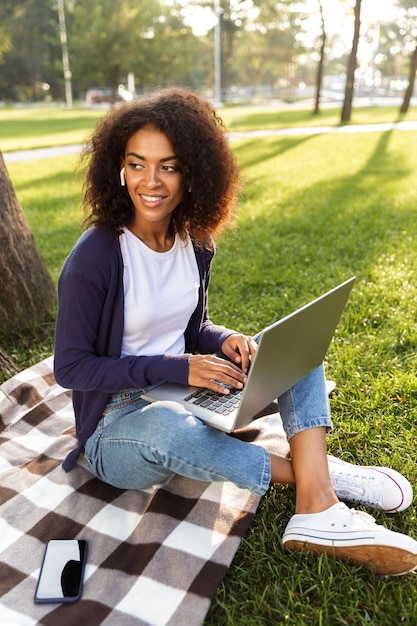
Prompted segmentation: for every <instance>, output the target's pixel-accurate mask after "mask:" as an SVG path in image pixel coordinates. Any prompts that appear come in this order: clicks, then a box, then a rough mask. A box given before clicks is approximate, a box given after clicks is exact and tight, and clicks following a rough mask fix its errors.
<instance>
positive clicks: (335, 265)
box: [211, 130, 415, 332]
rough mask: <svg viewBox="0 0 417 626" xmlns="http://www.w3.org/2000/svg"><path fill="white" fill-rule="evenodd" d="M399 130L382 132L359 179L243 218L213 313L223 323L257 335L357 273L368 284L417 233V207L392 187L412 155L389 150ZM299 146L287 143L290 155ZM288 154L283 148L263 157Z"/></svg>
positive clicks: (217, 285) (318, 188)
mask: <svg viewBox="0 0 417 626" xmlns="http://www.w3.org/2000/svg"><path fill="white" fill-rule="evenodd" d="M393 132H395V131H392V130H390V131H387V132H385V133H383V134H382V135H381V138H380V140H379V141H378V143H377V145H376V147H375V149H374V150H373V152H372V153H371V154H370V155H369V158H368V159H367V161H366V163H365V164H364V165H363V166H362V167H361V169H359V170H358V171H357V172H356V173H355V174H353V175H346V176H339V177H338V176H334V177H333V178H331V179H327V180H325V181H323V179H321V180H318V181H317V182H315V183H313V184H311V185H309V186H306V187H304V188H302V189H301V190H300V189H298V191H296V192H294V193H291V194H289V193H288V195H287V196H286V197H285V198H284V200H283V201H282V202H281V201H280V206H278V207H274V208H273V209H269V210H262V211H258V212H257V214H256V217H255V218H253V216H250V215H247V216H246V215H245V216H243V217H242V218H241V219H240V223H239V227H238V229H237V230H236V231H234V232H233V231H232V232H229V233H227V235H226V236H225V237H224V239H223V241H222V242H221V245H220V246H219V253H218V258H216V261H215V272H214V274H213V288H212V291H211V302H212V305H213V301H214V307H213V306H212V310H216V309H218V311H219V313H220V314H221V316H222V318H223V319H222V320H221V321H222V322H223V323H233V321H235V322H239V320H244V323H245V325H246V329H247V332H253V331H254V330H257V329H258V328H259V326H262V325H263V324H265V323H270V322H271V321H272V320H273V319H276V318H277V317H279V316H281V315H283V314H285V313H288V312H289V311H290V310H292V309H293V308H294V307H295V306H298V305H301V304H304V303H305V302H307V301H308V300H309V299H310V297H315V296H318V295H319V294H321V293H322V292H324V291H325V290H326V289H327V288H331V287H333V286H334V285H335V284H337V283H338V282H340V281H341V280H344V279H346V278H348V277H349V276H351V275H353V274H356V275H357V276H358V280H359V281H360V280H364V279H366V278H367V276H369V273H370V271H371V270H372V267H373V266H374V265H375V263H376V262H377V260H378V259H379V258H380V257H381V255H382V254H384V253H386V252H387V250H389V249H390V248H392V247H393V246H395V244H396V242H398V241H401V240H402V238H403V237H404V234H403V233H404V232H405V231H410V229H413V228H414V229H415V226H413V224H414V223H415V210H414V208H413V207H408V206H405V207H402V208H401V209H399V208H398V207H397V206H396V203H395V198H394V197H393V191H392V189H391V185H392V184H393V183H395V185H396V188H398V181H399V180H401V178H405V177H407V176H408V175H409V173H410V169H411V168H410V164H409V163H408V162H407V156H406V154H403V155H401V154H400V155H398V154H393V153H389V151H388V147H389V144H390V141H391V138H392V135H393ZM310 139H311V138H310ZM296 145H299V142H298V141H295V142H293V143H291V144H289V143H286V146H287V150H288V149H291V148H292V147H295V146H296ZM243 148H244V147H243V146H242V149H243ZM284 154H285V149H284V146H283V145H280V146H279V147H278V148H277V149H276V150H274V151H273V154H272V155H270V154H268V155H267V156H266V157H263V160H266V159H267V158H275V157H276V156H283V155H284ZM277 167H279V159H278V160H277ZM268 182H269V181H268ZM257 184H258V188H259V181H257ZM260 184H261V185H262V181H261V183H260ZM251 185H252V183H250V184H249V190H248V197H251V194H252V192H253V189H251ZM253 186H254V188H255V183H253ZM253 194H254V195H255V192H253ZM223 246H224V248H223ZM217 275H219V280H217V278H216V276H217ZM213 296H214V297H213ZM225 318H226V319H225ZM235 325H236V324H235ZM255 325H256V326H255ZM254 326H255V328H254Z"/></svg>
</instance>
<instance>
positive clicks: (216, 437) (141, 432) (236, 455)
mask: <svg viewBox="0 0 417 626" xmlns="http://www.w3.org/2000/svg"><path fill="white" fill-rule="evenodd" d="M85 454H86V458H87V459H88V461H89V462H90V465H91V466H92V468H93V471H94V472H95V473H96V475H97V476H98V477H99V478H101V479H102V480H103V481H105V482H108V483H110V484H112V485H113V486H115V487H120V488H124V489H144V488H147V487H150V486H152V485H155V484H158V483H160V482H163V481H164V480H167V479H168V478H169V477H170V476H172V475H173V474H180V475H182V476H187V477H189V478H194V479H197V480H204V481H231V482H233V483H234V484H236V485H237V486H238V487H241V488H245V489H249V490H250V491H252V492H253V493H256V494H258V495H263V494H264V493H265V492H266V490H267V489H268V487H269V484H270V479H271V468H270V465H271V464H270V457H269V454H268V453H267V452H266V451H265V450H263V449H262V448H260V447H259V446H254V445H252V444H250V443H246V442H243V441H240V440H239V439H235V438H233V437H229V436H228V435H226V433H223V432H221V431H218V430H216V429H213V428H210V427H208V426H206V425H205V424H203V422H201V421H200V420H198V419H197V418H195V417H194V416H193V415H191V413H189V412H188V411H187V410H185V409H184V408H183V407H182V406H181V405H179V404H177V403H175V402H155V403H148V402H146V401H144V400H142V399H141V398H140V392H135V391H133V392H129V391H128V392H124V393H122V394H115V396H113V397H112V400H111V402H110V403H109V405H108V408H107V410H106V413H105V415H104V417H103V418H102V420H101V421H100V423H99V425H98V427H97V429H96V431H95V433H94V434H93V435H92V436H91V437H90V438H89V439H88V441H87V443H86V445H85ZM283 461H286V460H285V459H283ZM287 464H288V461H286V462H285V463H284V466H285V467H287Z"/></svg>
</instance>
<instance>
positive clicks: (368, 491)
mask: <svg viewBox="0 0 417 626" xmlns="http://www.w3.org/2000/svg"><path fill="white" fill-rule="evenodd" d="M331 476H332V483H333V487H334V489H335V491H336V493H337V494H338V495H339V497H341V498H346V499H352V500H355V502H357V503H358V504H368V505H369V504H372V505H377V506H381V488H382V480H376V478H375V476H364V475H362V476H361V475H358V474H346V473H342V472H340V473H339V472H337V471H333V472H331Z"/></svg>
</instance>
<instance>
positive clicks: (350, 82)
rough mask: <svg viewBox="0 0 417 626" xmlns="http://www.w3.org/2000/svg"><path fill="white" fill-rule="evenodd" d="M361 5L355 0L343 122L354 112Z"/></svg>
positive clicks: (360, 2)
mask: <svg viewBox="0 0 417 626" xmlns="http://www.w3.org/2000/svg"><path fill="white" fill-rule="evenodd" d="M361 5H362V0H355V7H354V10H353V11H354V16H355V18H354V26H353V39H352V49H351V51H350V54H349V60H348V66H347V72H346V87H345V97H344V100H343V107H342V113H341V118H340V121H341V122H342V124H344V123H346V122H350V116H351V114H352V102H353V92H354V89H355V72H356V66H357V57H358V45H359V36H360V29H361Z"/></svg>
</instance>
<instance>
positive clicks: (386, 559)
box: [282, 502, 417, 575]
mask: <svg viewBox="0 0 417 626" xmlns="http://www.w3.org/2000/svg"><path fill="white" fill-rule="evenodd" d="M282 540H283V543H284V544H285V546H286V547H287V548H289V549H290V550H303V549H308V550H312V551H313V552H317V553H323V552H325V553H326V554H328V555H329V556H333V557H335V558H339V559H346V560H350V561H353V562H354V563H357V564H359V565H362V566H364V567H367V568H368V569H371V570H373V571H375V572H376V573H377V574H381V575H387V574H392V575H400V574H405V573H407V572H411V571H412V570H414V569H416V568H417V541H414V539H412V538H411V537H408V536H407V535H403V534H401V533H396V532H393V531H392V530H388V529H387V528H385V527H384V526H379V525H378V524H376V523H375V519H374V518H373V517H372V516H371V515H369V514H368V513H364V512H363V511H355V509H349V508H348V507H347V506H346V505H345V504H343V502H338V503H337V504H334V505H333V506H331V507H330V508H329V509H326V510H325V511H322V512H321V513H312V514H305V515H303V514H296V515H293V517H292V518H291V519H290V521H289V522H288V525H287V527H286V529H285V532H284V536H283V538H282Z"/></svg>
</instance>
